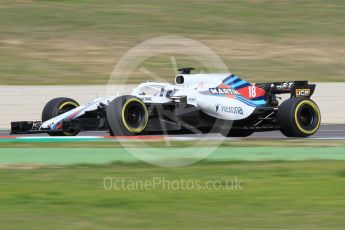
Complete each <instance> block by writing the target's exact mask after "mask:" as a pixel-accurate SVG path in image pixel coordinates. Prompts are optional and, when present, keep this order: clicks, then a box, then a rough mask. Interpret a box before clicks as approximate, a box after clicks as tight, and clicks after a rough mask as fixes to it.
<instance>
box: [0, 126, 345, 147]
mask: <svg viewBox="0 0 345 230" xmlns="http://www.w3.org/2000/svg"><path fill="white" fill-rule="evenodd" d="M203 135H204V136H207V137H208V138H209V139H210V140H217V139H219V138H223V137H222V136H220V134H203ZM162 138H163V136H160V135H152V136H142V137H140V136H139V137H121V139H122V140H126V139H128V140H135V139H147V140H153V141H154V140H157V141H159V140H160V139H162ZM165 138H166V137H165ZM169 138H170V139H172V140H176V141H183V140H193V139H199V138H200V135H194V134H189V135H169ZM16 139H17V140H26V141H27V142H30V141H37V140H40V141H43V142H50V141H54V140H55V141H72V142H73V141H91V140H92V141H94V140H102V139H110V140H111V139H112V137H110V136H109V134H108V133H107V132H82V133H80V134H79V135H78V136H76V137H49V136H48V135H46V134H38V135H36V134H35V135H9V131H0V143H1V142H7V141H8V142H16ZM228 139H236V138H228ZM246 139H286V137H285V136H283V135H282V134H281V133H280V132H279V131H273V132H260V133H254V134H253V135H252V136H250V137H247V138H246ZM307 139H309V140H313V139H316V140H345V124H342V125H340V124H339V125H321V127H320V130H319V131H318V132H317V133H316V134H315V135H313V136H312V137H309V138H307Z"/></svg>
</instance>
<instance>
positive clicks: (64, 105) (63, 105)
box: [59, 101, 79, 136]
mask: <svg viewBox="0 0 345 230" xmlns="http://www.w3.org/2000/svg"><path fill="white" fill-rule="evenodd" d="M68 105H72V106H74V107H75V108H77V107H79V105H78V104H77V103H75V102H72V101H67V102H65V103H63V104H62V105H60V106H59V109H63V108H64V107H66V106H68ZM63 134H64V135H65V136H73V135H74V133H71V132H63Z"/></svg>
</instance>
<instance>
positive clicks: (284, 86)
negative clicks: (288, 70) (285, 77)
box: [272, 82, 294, 89]
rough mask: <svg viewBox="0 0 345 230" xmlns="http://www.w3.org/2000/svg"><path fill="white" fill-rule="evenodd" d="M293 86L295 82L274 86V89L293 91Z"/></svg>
mask: <svg viewBox="0 0 345 230" xmlns="http://www.w3.org/2000/svg"><path fill="white" fill-rule="evenodd" d="M293 84H294V83H293V82H284V83H281V84H278V85H275V84H272V88H273V87H275V88H276V89H291V87H292V86H293Z"/></svg>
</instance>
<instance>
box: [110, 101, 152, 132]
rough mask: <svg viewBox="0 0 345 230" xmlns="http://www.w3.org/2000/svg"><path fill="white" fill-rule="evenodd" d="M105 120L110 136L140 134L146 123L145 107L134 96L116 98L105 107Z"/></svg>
mask: <svg viewBox="0 0 345 230" xmlns="http://www.w3.org/2000/svg"><path fill="white" fill-rule="evenodd" d="M107 120H108V124H109V128H110V134H111V135H115V136H133V135H138V134H141V133H142V132H143V131H144V129H145V128H146V126H147V122H148V112H147V108H146V105H145V104H144V102H143V101H142V100H140V99H139V98H137V97H135V96H120V97H117V98H115V99H114V100H113V101H112V102H110V103H109V105H108V107H107Z"/></svg>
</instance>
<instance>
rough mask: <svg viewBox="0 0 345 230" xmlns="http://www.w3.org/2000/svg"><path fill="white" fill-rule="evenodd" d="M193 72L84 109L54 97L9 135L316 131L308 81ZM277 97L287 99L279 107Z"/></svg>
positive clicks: (100, 100)
mask: <svg viewBox="0 0 345 230" xmlns="http://www.w3.org/2000/svg"><path fill="white" fill-rule="evenodd" d="M192 70H193V68H182V69H179V71H180V72H181V74H179V75H177V76H176V78H175V84H169V83H161V82H146V83H142V84H140V85H139V86H138V87H136V88H135V89H133V91H132V92H131V94H129V95H124V96H112V97H101V98H96V99H94V100H92V101H90V102H89V103H87V104H86V105H79V104H78V102H76V101H75V100H73V99H70V98H65V97H61V98H55V99H53V100H51V101H49V102H48V103H47V104H46V106H45V107H44V109H43V112H42V120H41V121H21V122H12V123H11V133H12V134H32V133H48V134H49V135H51V136H74V135H77V134H78V133H79V132H82V131H94V130H105V131H109V132H110V134H111V135H115V136H130V135H149V134H157V133H174V134H182V133H198V134H200V133H207V132H213V133H215V132H218V133H221V134H222V135H223V136H227V137H246V136H249V135H251V134H252V133H254V132H263V131H273V130H280V131H281V132H282V133H283V134H284V135H285V136H287V137H308V136H311V135H313V134H315V133H316V132H317V131H318V129H319V127H320V122H321V114H320V110H319V108H318V106H317V105H316V104H315V102H314V101H312V100H311V99H310V97H311V96H312V94H313V93H314V90H315V85H313V84H309V83H308V82H307V81H293V82H271V83H262V84H251V83H248V82H247V81H245V80H242V79H240V78H239V77H238V76H236V75H234V74H230V73H227V74H191V71H192ZM279 94H290V98H289V99H287V100H285V101H283V102H282V103H279V102H278V100H277V95H279Z"/></svg>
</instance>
